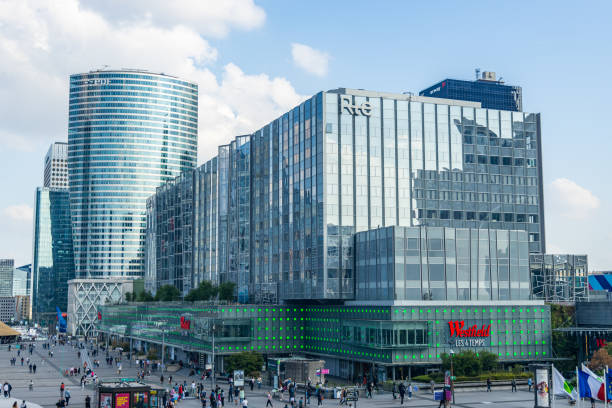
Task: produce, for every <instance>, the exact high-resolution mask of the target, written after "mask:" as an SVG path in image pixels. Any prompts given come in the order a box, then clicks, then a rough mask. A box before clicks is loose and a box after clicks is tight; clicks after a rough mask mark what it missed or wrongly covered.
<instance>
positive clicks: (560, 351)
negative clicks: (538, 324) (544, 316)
mask: <svg viewBox="0 0 612 408" xmlns="http://www.w3.org/2000/svg"><path fill="white" fill-rule="evenodd" d="M574 313H575V307H574V306H562V305H551V306H550V319H551V322H550V323H551V328H552V349H553V350H554V352H555V354H556V355H555V357H565V358H568V359H569V360H560V361H558V362H556V363H555V367H557V368H558V369H559V370H560V371H571V370H573V369H574V368H575V367H576V365H577V360H576V357H577V356H578V342H577V341H576V339H575V337H573V336H571V335H569V334H566V333H563V332H557V331H555V329H557V328H560V327H571V326H574V325H575V324H574Z"/></svg>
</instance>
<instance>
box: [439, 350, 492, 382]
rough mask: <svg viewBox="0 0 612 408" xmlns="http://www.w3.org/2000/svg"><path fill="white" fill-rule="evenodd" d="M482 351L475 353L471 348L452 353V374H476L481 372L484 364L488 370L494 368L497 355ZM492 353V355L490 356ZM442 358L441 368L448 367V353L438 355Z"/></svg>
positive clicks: (446, 368) (449, 359)
mask: <svg viewBox="0 0 612 408" xmlns="http://www.w3.org/2000/svg"><path fill="white" fill-rule="evenodd" d="M484 353H486V354H484V355H483V352H481V353H479V354H478V355H476V353H475V352H474V351H472V350H466V351H462V352H460V353H456V354H454V355H453V374H454V375H465V376H470V377H471V376H476V375H479V374H481V373H482V371H483V367H484V366H485V365H486V366H487V367H488V370H491V369H493V368H495V364H496V363H497V356H495V354H493V353H488V352H486V351H485V352H484ZM490 355H492V356H493V357H494V358H493V357H491V356H490ZM440 358H441V360H442V368H443V369H444V370H449V369H450V365H451V364H450V361H451V358H450V355H448V354H447V353H442V354H441V355H440Z"/></svg>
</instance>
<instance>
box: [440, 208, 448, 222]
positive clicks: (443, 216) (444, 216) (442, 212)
mask: <svg viewBox="0 0 612 408" xmlns="http://www.w3.org/2000/svg"><path fill="white" fill-rule="evenodd" d="M440 219H441V220H448V219H450V211H449V210H440Z"/></svg>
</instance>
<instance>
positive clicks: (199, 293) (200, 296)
mask: <svg viewBox="0 0 612 408" xmlns="http://www.w3.org/2000/svg"><path fill="white" fill-rule="evenodd" d="M218 292H219V288H218V287H216V286H215V285H213V284H212V282H209V281H202V282H200V284H199V285H198V287H197V288H195V289H191V290H190V291H189V293H188V294H187V296H185V300H187V301H189V302H193V301H196V300H210V299H212V298H214V297H216V296H217V293H218Z"/></svg>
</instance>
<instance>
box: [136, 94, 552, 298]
mask: <svg viewBox="0 0 612 408" xmlns="http://www.w3.org/2000/svg"><path fill="white" fill-rule="evenodd" d="M442 102H444V103H442ZM479 106H480V105H479V104H478V103H474V102H465V101H442V100H440V99H436V98H425V97H418V96H411V95H402V94H387V93H380V92H371V91H362V90H352V89H343V88H342V89H337V90H332V91H328V92H322V93H319V94H317V95H315V96H313V97H312V98H310V99H308V100H306V101H305V102H304V103H302V104H301V105H299V106H297V107H296V108H294V109H292V110H291V111H290V112H288V113H286V114H285V115H283V116H281V117H280V118H278V119H276V120H275V121H273V122H271V123H270V124H268V125H266V126H265V127H264V128H262V129H260V130H258V131H256V132H255V133H253V134H252V135H249V136H240V137H238V138H237V139H236V140H235V141H234V142H232V143H231V144H229V145H226V146H221V147H220V148H219V154H218V156H217V157H216V158H215V159H213V160H214V163H213V161H211V162H209V163H206V164H205V165H204V166H202V167H201V168H199V169H198V170H197V171H196V174H198V176H197V177H196V178H195V179H193V181H191V182H192V183H194V185H195V188H194V198H193V201H194V203H195V204H194V208H195V214H194V220H195V221H194V225H193V230H194V233H193V237H194V240H193V253H194V254H195V255H194V264H193V272H192V276H195V278H194V279H192V280H193V282H192V284H197V283H198V282H199V281H200V280H201V279H209V277H210V278H211V280H213V281H226V280H229V281H235V282H236V283H238V285H239V293H238V294H239V295H240V299H241V300H242V301H246V299H249V301H255V302H260V301H264V300H267V301H268V300H269V301H280V300H300V299H313V298H316V299H340V300H341V299H345V300H346V299H353V298H354V296H355V293H354V287H355V274H354V270H353V252H352V251H353V250H352V247H353V235H354V234H355V233H357V232H360V231H366V230H369V229H374V228H377V227H385V226H395V225H397V226H430V227H452V228H472V229H487V230H488V229H491V230H520V231H525V232H526V233H527V241H528V249H529V252H534V253H539V252H543V251H545V237H544V224H543V222H544V207H543V200H542V195H543V194H542V183H541V179H542V170H541V169H542V167H541V166H542V163H541V150H540V148H541V143H540V141H541V136H540V125H539V120H540V119H539V115H538V114H531V113H523V112H510V111H500V110H492V109H482V108H480V107H479ZM196 179H197V182H196ZM180 189H181V188H179V187H174V188H173V193H172V194H175V195H176V194H179V190H180ZM248 198H250V199H248ZM156 211H158V212H163V211H164V209H163V208H159V206H158V207H156ZM157 264H158V265H159V262H157ZM204 271H205V272H204ZM201 273H203V275H200V274H201ZM470 273H471V272H470ZM479 273H480V272H479ZM148 275H150V276H153V273H151V274H148ZM484 275H485V272H483V276H484ZM470 279H471V280H473V281H475V280H476V276H474V277H471V278H470ZM489 286H490V285H489ZM490 287H491V286H490ZM472 290H474V291H476V292H478V291H479V290H481V289H479V288H475V287H474V288H470V291H472ZM482 290H483V291H486V290H487V289H485V288H483V289H482ZM484 293H485V292H483V295H482V296H485V295H484ZM503 296H506V295H505V292H504V295H503ZM470 298H472V299H476V298H478V296H477V295H476V294H474V295H472V294H470Z"/></svg>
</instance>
